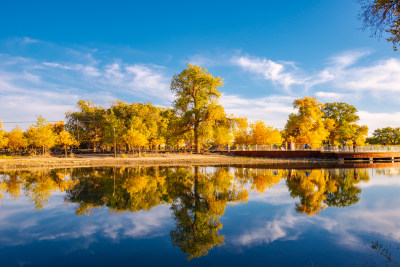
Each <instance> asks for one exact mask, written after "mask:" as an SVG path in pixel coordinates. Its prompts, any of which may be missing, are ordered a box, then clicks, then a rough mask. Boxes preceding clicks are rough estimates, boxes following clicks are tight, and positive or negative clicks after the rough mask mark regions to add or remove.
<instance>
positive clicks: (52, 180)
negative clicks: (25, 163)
mask: <svg viewBox="0 0 400 267" xmlns="http://www.w3.org/2000/svg"><path fill="white" fill-rule="evenodd" d="M66 176H67V171H62V170H36V171H25V170H24V171H22V170H17V171H5V172H2V176H1V177H2V181H1V186H0V187H3V191H5V192H7V193H8V194H10V195H11V196H12V197H14V198H17V197H19V196H20V194H21V193H20V192H21V188H23V189H24V191H25V195H26V196H27V197H28V198H29V199H30V201H31V202H32V203H33V204H34V205H35V207H36V209H37V210H40V209H42V208H43V207H44V206H45V205H46V203H47V201H48V199H49V196H50V195H51V194H52V193H54V192H56V191H64V190H66V189H69V188H71V187H73V186H74V182H73V181H71V180H69V179H67V178H66Z"/></svg>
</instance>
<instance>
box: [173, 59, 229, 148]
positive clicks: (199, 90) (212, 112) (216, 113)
mask: <svg viewBox="0 0 400 267" xmlns="http://www.w3.org/2000/svg"><path fill="white" fill-rule="evenodd" d="M220 86H223V81H222V79H221V78H220V77H213V76H212V75H211V74H210V73H208V72H207V70H206V69H205V68H201V67H199V66H195V65H191V64H187V68H186V69H184V70H183V71H182V72H181V73H179V74H178V75H174V77H173V78H172V82H171V91H172V92H173V93H174V94H175V97H176V98H175V101H174V103H173V106H174V110H175V111H176V112H177V115H178V116H179V117H180V122H179V128H180V130H181V131H182V132H189V131H193V135H194V144H195V147H196V151H197V152H200V145H201V142H202V141H204V140H205V139H207V138H209V137H210V134H212V126H213V125H214V124H215V121H216V120H220V119H223V118H224V117H225V113H224V109H223V107H222V106H220V105H219V103H218V99H219V98H220V96H221V93H220V92H219V91H218V89H217V88H218V87H220Z"/></svg>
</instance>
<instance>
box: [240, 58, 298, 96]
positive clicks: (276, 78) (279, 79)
mask: <svg viewBox="0 0 400 267" xmlns="http://www.w3.org/2000/svg"><path fill="white" fill-rule="evenodd" d="M232 62H233V63H234V64H235V65H237V66H239V67H241V68H242V69H244V70H246V71H249V72H253V73H255V74H257V75H261V76H262V77H263V78H264V79H266V80H270V81H272V82H273V83H275V84H279V85H282V86H283V87H284V88H285V89H289V88H290V87H291V86H292V85H294V84H303V83H304V82H305V79H304V78H301V77H299V76H298V75H296V74H295V73H294V72H293V71H290V70H288V68H293V66H295V65H294V63H292V62H281V63H278V62H274V61H272V60H269V59H266V58H262V59H261V58H256V57H249V56H241V57H233V58H232Z"/></svg>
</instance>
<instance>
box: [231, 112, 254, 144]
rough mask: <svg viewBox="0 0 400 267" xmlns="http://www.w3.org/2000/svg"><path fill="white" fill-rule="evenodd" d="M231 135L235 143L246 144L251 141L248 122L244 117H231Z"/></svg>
mask: <svg viewBox="0 0 400 267" xmlns="http://www.w3.org/2000/svg"><path fill="white" fill-rule="evenodd" d="M232 121H233V123H232V124H233V126H232V128H233V137H234V139H235V144H236V145H248V144H250V143H251V139H252V138H251V135H250V133H249V123H248V121H247V118H246V117H239V118H233V120H232Z"/></svg>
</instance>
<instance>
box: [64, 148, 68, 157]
mask: <svg viewBox="0 0 400 267" xmlns="http://www.w3.org/2000/svg"><path fill="white" fill-rule="evenodd" d="M64 149H65V157H67V155H68V152H67V146H64Z"/></svg>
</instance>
